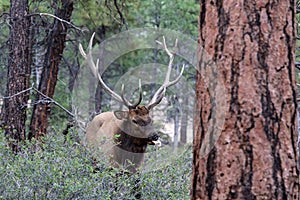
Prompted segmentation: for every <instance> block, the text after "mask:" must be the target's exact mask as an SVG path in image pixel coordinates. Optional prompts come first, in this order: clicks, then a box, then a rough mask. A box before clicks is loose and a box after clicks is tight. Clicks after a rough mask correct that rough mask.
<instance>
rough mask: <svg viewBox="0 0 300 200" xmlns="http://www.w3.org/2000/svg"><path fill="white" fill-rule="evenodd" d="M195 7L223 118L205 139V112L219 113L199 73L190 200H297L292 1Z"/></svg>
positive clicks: (207, 115) (209, 115) (208, 116)
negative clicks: (220, 90) (219, 85)
mask: <svg viewBox="0 0 300 200" xmlns="http://www.w3.org/2000/svg"><path fill="white" fill-rule="evenodd" d="M200 6H201V12H200V19H199V29H200V30H199V42H200V44H199V45H200V48H201V47H202V48H203V49H204V50H205V51H206V52H207V53H208V54H209V55H210V56H211V57H212V60H214V61H215V63H216V65H217V72H216V74H217V77H218V79H221V80H222V81H223V83H224V87H225V91H226V94H227V96H226V97H225V96H224V98H226V104H227V107H226V110H228V111H227V113H224V114H225V117H224V119H225V121H224V125H223V126H222V127H221V129H220V131H221V134H220V137H219V138H218V140H215V141H213V140H211V138H213V137H214V135H209V134H212V131H209V130H210V129H209V126H210V125H211V124H210V122H213V121H214V120H215V119H213V118H212V116H213V114H212V113H213V112H217V113H218V112H219V111H218V110H213V109H211V108H212V106H213V105H214V104H213V103H212V100H211V98H210V96H211V94H213V93H214V91H209V92H210V93H209V92H208V89H207V88H208V86H207V85H206V84H205V77H203V76H201V75H200V74H199V75H198V79H197V87H196V107H195V118H196V119H195V123H196V124H195V138H194V157H193V180H192V181H193V184H192V185H193V188H192V190H191V199H201V200H203V199H297V200H298V199H299V185H298V183H299V181H298V180H299V179H298V178H299V176H298V175H299V172H298V169H297V148H296V141H297V132H296V127H297V126H296V108H297V101H296V88H295V72H294V52H295V38H296V37H295V32H296V29H295V27H296V26H295V1H270V0H262V1H258V0H251V1H242V0H237V1H224V0H218V1H206V0H201V2H200ZM201 52H202V51H199V54H200V53H201ZM199 66H200V68H199V71H203V69H202V68H203V67H204V65H203V63H200V62H199ZM206 83H207V82H206ZM208 84H210V83H208ZM207 102H210V103H207ZM204 138H209V139H208V143H206V142H207V140H205V139H204ZM214 139H216V138H214ZM204 145H206V147H209V148H208V149H211V151H209V152H208V154H207V155H205V154H201V152H203V151H200V149H201V148H202V147H203V146H204ZM212 146H214V147H213V148H211V147H212Z"/></svg>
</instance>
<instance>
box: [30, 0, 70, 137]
mask: <svg viewBox="0 0 300 200" xmlns="http://www.w3.org/2000/svg"><path fill="white" fill-rule="evenodd" d="M58 4H59V5H60V7H59V8H57V11H56V13H55V16H57V17H59V18H60V19H63V20H65V21H70V18H71V15H72V11H73V0H62V1H60V2H59V3H58ZM67 28H68V25H67V24H64V23H63V22H62V21H60V20H58V19H55V20H54V23H53V26H52V29H51V30H50V32H49V35H48V36H47V37H48V41H47V45H48V48H47V53H46V56H45V62H44V69H43V72H42V76H41V81H40V84H39V91H40V92H42V93H43V94H44V95H46V96H47V97H50V98H52V97H53V96H54V91H55V86H56V82H57V75H58V70H59V64H60V62H61V58H62V54H63V51H64V48H65V42H66V35H67ZM36 102H37V103H38V104H36V105H35V106H34V108H33V114H32V118H31V124H30V133H29V139H31V138H32V137H35V138H36V139H40V138H41V136H44V135H45V134H46V132H47V127H48V117H49V114H50V111H51V109H50V105H51V102H49V99H47V98H45V96H43V95H41V94H37V97H36Z"/></svg>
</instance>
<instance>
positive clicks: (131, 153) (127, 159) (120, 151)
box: [79, 34, 184, 173]
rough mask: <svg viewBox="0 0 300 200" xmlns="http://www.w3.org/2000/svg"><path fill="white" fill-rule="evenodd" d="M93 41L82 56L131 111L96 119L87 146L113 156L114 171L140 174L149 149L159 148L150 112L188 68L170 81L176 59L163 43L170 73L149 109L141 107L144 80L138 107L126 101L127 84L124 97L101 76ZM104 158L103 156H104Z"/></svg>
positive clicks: (116, 97) (90, 126) (105, 88)
mask: <svg viewBox="0 0 300 200" xmlns="http://www.w3.org/2000/svg"><path fill="white" fill-rule="evenodd" d="M93 37H94V34H93V36H92V37H91V40H90V43H89V46H88V53H87V54H86V53H85V52H84V50H83V48H82V46H81V44H80V45H79V49H80V52H81V54H82V56H83V57H84V58H85V60H86V62H87V63H88V65H89V67H90V68H91V70H92V72H93V73H94V75H95V76H96V77H98V79H99V82H100V84H101V85H102V87H103V89H104V90H105V91H106V92H107V93H108V94H109V95H111V96H112V97H113V98H114V99H115V100H117V101H119V102H121V103H122V104H124V105H125V106H126V107H127V109H128V110H126V111H121V110H118V111H112V112H104V113H101V114H99V115H97V116H95V117H94V119H93V120H92V121H91V122H90V124H89V125H88V127H87V129H86V141H87V145H88V146H89V147H91V148H93V149H94V150H96V151H97V150H98V149H99V148H100V151H101V154H103V152H105V153H106V154H107V155H109V157H110V160H111V163H112V165H113V166H114V167H122V168H125V169H126V170H129V171H130V172H133V173H134V172H136V171H137V169H138V168H139V167H140V166H141V165H142V163H143V160H144V156H145V152H146V148H147V145H154V144H157V143H158V142H159V141H158V138H159V136H158V135H157V133H156V131H155V130H154V128H153V126H152V119H151V117H150V111H151V109H153V107H154V106H156V105H158V104H159V103H160V101H161V100H162V98H163V97H164V96H165V92H166V89H167V87H169V86H171V85H174V84H175V83H177V82H178V81H179V79H180V78H181V76H182V73H183V70H184V66H183V67H182V70H181V73H180V74H179V76H178V77H177V78H176V79H175V80H173V81H170V80H169V79H170V74H171V68H172V63H173V60H174V55H173V54H172V53H171V52H170V51H169V50H168V48H167V46H166V43H165V39H164V41H163V43H160V44H161V45H162V46H163V48H164V50H165V51H166V53H167V54H168V55H169V57H170V62H169V65H168V71H167V74H166V78H165V81H164V83H163V85H161V87H160V88H159V89H158V90H157V91H156V93H155V94H154V95H153V98H152V99H151V101H150V102H149V103H148V104H147V105H140V103H141V101H142V87H141V80H140V81H139V99H138V100H137V102H135V103H130V102H129V101H128V100H127V99H126V98H125V97H124V84H123V85H122V94H121V96H120V95H118V94H117V93H115V92H114V91H112V90H111V89H110V88H109V87H108V86H107V85H106V84H105V83H104V81H103V80H102V77H101V75H100V74H99V73H98V63H99V60H97V62H96V64H95V63H94V61H93V57H92V52H91V50H92V42H93ZM101 154H100V155H99V154H98V155H99V156H101Z"/></svg>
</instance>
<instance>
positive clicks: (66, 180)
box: [0, 133, 191, 199]
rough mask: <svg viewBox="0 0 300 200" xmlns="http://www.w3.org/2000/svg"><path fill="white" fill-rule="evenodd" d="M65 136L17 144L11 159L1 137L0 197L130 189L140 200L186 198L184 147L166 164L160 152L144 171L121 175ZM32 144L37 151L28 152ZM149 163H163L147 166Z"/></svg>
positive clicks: (115, 193)
mask: <svg viewBox="0 0 300 200" xmlns="http://www.w3.org/2000/svg"><path fill="white" fill-rule="evenodd" d="M72 134H75V133H72ZM1 135H3V134H1ZM70 138H72V136H70ZM70 138H69V139H67V140H66V139H65V138H64V137H63V136H62V135H50V136H48V137H47V138H45V142H44V143H42V144H41V143H38V142H36V141H34V142H33V143H25V144H23V145H22V151H21V152H20V153H19V154H17V155H14V154H13V153H12V152H11V150H10V149H9V148H8V147H7V145H6V142H5V138H4V137H3V136H1V137H0V156H1V158H2V159H1V161H0V162H1V164H0V178H1V182H0V199H135V197H134V196H135V194H134V192H133V191H134V188H139V190H137V191H140V193H141V194H142V199H189V189H190V175H191V156H190V155H191V150H190V148H188V149H187V150H184V151H183V152H181V153H180V154H176V155H175V154H174V156H173V158H172V159H169V160H168V162H165V161H164V159H165V158H166V156H168V158H170V156H169V155H170V152H169V151H168V150H167V149H168V148H162V149H161V150H159V151H158V152H159V153H155V154H154V156H153V157H152V156H151V155H152V154H150V156H149V158H148V159H147V164H146V166H145V170H142V171H141V173H139V174H134V175H126V174H125V173H124V174H121V172H120V171H119V170H117V169H112V168H110V167H109V164H108V163H107V162H105V160H101V161H99V162H97V164H95V163H94V161H93V158H92V157H91V156H90V153H89V151H88V150H87V149H86V148H85V147H84V146H82V145H81V144H79V143H77V142H74V140H72V139H70ZM32 144H35V146H38V147H40V149H42V150H35V151H34V152H33V149H34V148H33V147H34V146H33V145H32ZM150 150H151V149H150ZM154 160H155V161H158V160H159V162H157V163H163V165H160V167H156V168H155V167H153V166H151V163H152V161H154ZM150 168H151V169H152V170H149V169H150ZM95 169H97V170H95ZM137 180H139V183H138V184H137Z"/></svg>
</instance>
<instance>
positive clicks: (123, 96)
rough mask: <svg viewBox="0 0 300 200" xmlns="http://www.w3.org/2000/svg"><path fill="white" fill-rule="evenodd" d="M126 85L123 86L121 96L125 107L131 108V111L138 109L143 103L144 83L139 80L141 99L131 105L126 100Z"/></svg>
mask: <svg viewBox="0 0 300 200" xmlns="http://www.w3.org/2000/svg"><path fill="white" fill-rule="evenodd" d="M124 90H125V89H124V84H122V95H121V98H122V100H123V102H124V105H125V106H126V107H127V108H129V109H133V108H136V107H137V106H138V105H139V104H140V103H141V102H142V99H143V97H142V83H141V79H139V99H138V101H137V102H135V103H133V104H131V103H130V102H129V101H128V100H127V99H126V98H125V95H124V93H125V91H124Z"/></svg>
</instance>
